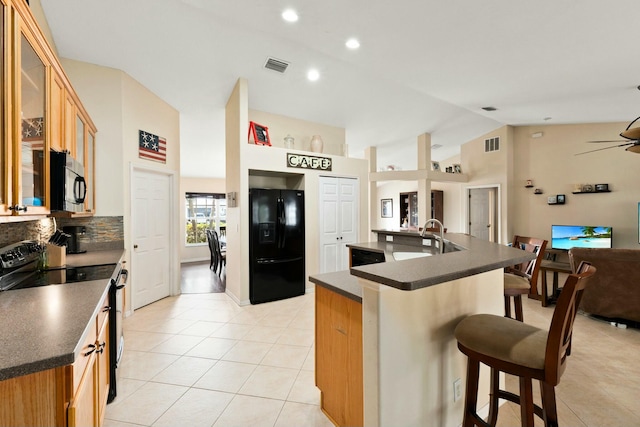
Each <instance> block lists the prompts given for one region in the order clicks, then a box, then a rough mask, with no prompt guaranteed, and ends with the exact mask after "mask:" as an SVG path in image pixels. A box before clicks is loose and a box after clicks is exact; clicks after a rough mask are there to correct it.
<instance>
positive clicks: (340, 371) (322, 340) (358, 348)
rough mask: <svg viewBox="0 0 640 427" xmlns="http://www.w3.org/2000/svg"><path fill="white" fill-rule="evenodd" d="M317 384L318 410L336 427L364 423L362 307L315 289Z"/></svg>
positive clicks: (354, 302) (320, 287)
mask: <svg viewBox="0 0 640 427" xmlns="http://www.w3.org/2000/svg"><path fill="white" fill-rule="evenodd" d="M315 292H316V337H315V338H316V346H315V347H316V354H315V360H316V366H315V368H316V369H315V371H316V385H317V386H318V388H319V389H320V392H321V394H320V408H321V409H322V411H323V412H324V413H325V414H326V415H327V416H328V417H329V418H330V419H331V421H332V422H333V423H334V424H335V425H337V426H361V425H363V421H364V403H363V393H364V392H363V390H364V388H363V387H364V386H363V359H362V355H363V353H362V304H361V303H359V302H357V301H355V300H353V299H351V298H347V297H346V296H343V295H340V294H338V293H336V292H333V291H330V290H328V289H327V288H324V287H322V286H316V290H315Z"/></svg>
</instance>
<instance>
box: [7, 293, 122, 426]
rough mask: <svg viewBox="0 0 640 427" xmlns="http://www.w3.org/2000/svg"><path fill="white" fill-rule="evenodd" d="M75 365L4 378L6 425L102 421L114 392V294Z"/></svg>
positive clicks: (91, 325)
mask: <svg viewBox="0 0 640 427" xmlns="http://www.w3.org/2000/svg"><path fill="white" fill-rule="evenodd" d="M99 307H100V309H99V311H98V314H97V315H96V316H95V317H93V318H92V319H91V321H90V323H89V325H87V328H86V329H87V331H88V333H87V335H86V336H85V337H84V338H83V341H82V343H81V345H80V351H79V354H77V355H76V360H75V361H74V363H73V364H72V365H67V366H61V367H59V368H53V369H49V370H45V371H41V372H35V373H33V374H29V375H23V376H20V377H15V378H11V379H8V380H5V381H0V425H1V426H69V427H75V426H78V427H84V426H101V425H102V424H103V421H104V414H105V408H106V405H107V398H108V395H109V380H110V375H109V372H110V360H109V340H108V335H109V310H110V307H109V299H108V295H107V296H106V297H105V298H104V300H103V301H101V303H100V306H99Z"/></svg>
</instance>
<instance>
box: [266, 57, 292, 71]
mask: <svg viewBox="0 0 640 427" xmlns="http://www.w3.org/2000/svg"><path fill="white" fill-rule="evenodd" d="M288 66H289V63H288V62H286V61H282V60H280V59H275V58H267V62H265V64H264V68H268V69H269V70H273V71H277V72H279V73H284V72H285V71H287V67H288Z"/></svg>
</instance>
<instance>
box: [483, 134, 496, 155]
mask: <svg viewBox="0 0 640 427" xmlns="http://www.w3.org/2000/svg"><path fill="white" fill-rule="evenodd" d="M498 150H500V137H499V136H496V137H494V138H489V139H485V140H484V152H485V153H490V152H492V151H498Z"/></svg>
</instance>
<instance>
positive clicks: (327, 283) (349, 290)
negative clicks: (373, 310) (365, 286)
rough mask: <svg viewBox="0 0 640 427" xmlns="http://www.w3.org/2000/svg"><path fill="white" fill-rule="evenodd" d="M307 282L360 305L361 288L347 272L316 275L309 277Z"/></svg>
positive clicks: (355, 278) (354, 277)
mask: <svg viewBox="0 0 640 427" xmlns="http://www.w3.org/2000/svg"><path fill="white" fill-rule="evenodd" d="M309 281H310V282H311V283H314V284H316V285H319V286H322V287H323V288H327V289H329V290H331V291H333V292H336V293H338V294H340V295H342V296H345V297H347V298H350V299H352V300H354V301H357V302H359V303H362V286H360V285H359V284H358V278H357V277H356V276H352V275H351V273H350V272H349V270H342V271H336V272H333V273H323V274H316V275H315V276H309Z"/></svg>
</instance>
